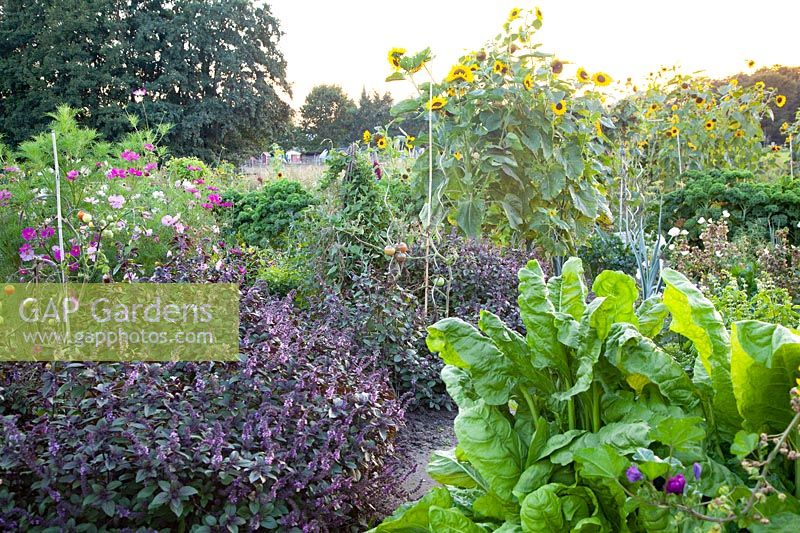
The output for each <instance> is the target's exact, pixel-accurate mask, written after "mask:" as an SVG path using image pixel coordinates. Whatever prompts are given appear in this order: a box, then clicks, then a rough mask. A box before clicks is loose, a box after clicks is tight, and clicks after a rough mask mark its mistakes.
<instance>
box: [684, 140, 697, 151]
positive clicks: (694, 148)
mask: <svg viewBox="0 0 800 533" xmlns="http://www.w3.org/2000/svg"><path fill="white" fill-rule="evenodd" d="M686 146H688V147H689V148H691V149H692V150H697V145H696V144H694V143H693V142H692V141H689V142H688V143H686Z"/></svg>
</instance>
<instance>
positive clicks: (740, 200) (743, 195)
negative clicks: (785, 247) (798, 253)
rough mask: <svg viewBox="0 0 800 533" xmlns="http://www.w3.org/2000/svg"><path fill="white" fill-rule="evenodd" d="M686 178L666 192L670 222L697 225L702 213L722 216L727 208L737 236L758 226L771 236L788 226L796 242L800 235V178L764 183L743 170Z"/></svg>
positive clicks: (764, 235)
mask: <svg viewBox="0 0 800 533" xmlns="http://www.w3.org/2000/svg"><path fill="white" fill-rule="evenodd" d="M682 180H683V183H684V185H683V186H682V187H680V188H678V189H676V190H675V191H672V192H670V193H667V194H666V195H664V213H666V214H668V215H669V219H668V222H669V223H672V224H674V223H676V222H679V221H688V222H687V224H686V227H687V228H688V229H693V228H696V220H697V219H698V218H699V217H701V216H702V217H704V218H706V219H708V218H713V219H717V220H720V219H722V217H723V212H724V211H727V212H728V213H729V214H730V218H728V220H727V222H728V224H729V226H730V228H731V233H732V236H733V237H736V236H738V235H741V234H743V233H745V232H746V231H749V232H750V233H751V234H752V232H753V231H754V230H755V229H757V230H758V231H760V232H761V237H762V238H769V237H770V232H774V231H775V230H777V229H779V228H784V227H786V228H789V231H790V236H791V241H792V242H797V239H798V238H799V237H800V233H798V231H797V227H796V226H797V222H798V221H800V182H797V181H794V182H792V181H789V180H786V181H783V182H781V183H763V182H760V181H757V180H756V179H754V177H753V174H752V173H750V172H747V171H741V170H727V171H725V170H710V171H690V172H687V173H686V174H685V175H684V176H683V178H682Z"/></svg>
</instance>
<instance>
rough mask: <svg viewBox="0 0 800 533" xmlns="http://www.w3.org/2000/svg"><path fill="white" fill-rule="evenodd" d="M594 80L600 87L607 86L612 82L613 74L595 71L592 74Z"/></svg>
mask: <svg viewBox="0 0 800 533" xmlns="http://www.w3.org/2000/svg"><path fill="white" fill-rule="evenodd" d="M592 81H593V82H594V84H595V85H597V86H598V87H605V86H606V85H608V84H609V83H611V76H609V75H608V74H606V73H605V72H595V73H594V74H592Z"/></svg>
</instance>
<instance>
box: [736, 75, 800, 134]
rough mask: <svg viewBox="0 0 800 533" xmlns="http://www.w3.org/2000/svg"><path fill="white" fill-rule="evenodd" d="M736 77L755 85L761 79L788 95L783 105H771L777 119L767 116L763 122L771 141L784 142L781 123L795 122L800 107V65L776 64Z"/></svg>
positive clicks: (766, 85) (742, 82)
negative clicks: (785, 65)
mask: <svg viewBox="0 0 800 533" xmlns="http://www.w3.org/2000/svg"><path fill="white" fill-rule="evenodd" d="M734 78H736V79H738V80H739V83H741V84H743V85H745V86H749V85H755V84H756V83H757V82H759V81H761V82H763V83H764V85H765V87H767V88H770V87H774V88H775V89H776V92H777V94H782V95H784V96H785V97H786V104H785V105H784V106H783V107H776V106H775V105H772V106H771V107H772V110H773V112H774V113H775V119H774V120H772V119H771V118H769V117H766V118H765V119H764V120H763V121H762V123H761V127H762V128H763V129H764V135H765V137H766V138H767V140H768V141H769V142H773V143H776V144H783V143H784V141H785V135H784V134H783V133H782V132H781V131H780V128H781V124H783V123H784V122H787V123H789V124H791V123H792V122H794V119H795V113H796V112H797V110H798V108H800V67H784V66H780V65H776V66H773V67H764V68H760V69H758V70H757V71H755V72H754V73H752V74H738V75H737V76H734Z"/></svg>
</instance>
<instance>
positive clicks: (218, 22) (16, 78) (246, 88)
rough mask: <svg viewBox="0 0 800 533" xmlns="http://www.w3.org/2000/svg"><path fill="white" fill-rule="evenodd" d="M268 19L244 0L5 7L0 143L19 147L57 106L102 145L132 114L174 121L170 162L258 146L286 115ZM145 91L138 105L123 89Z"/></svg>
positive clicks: (105, 0) (77, 1)
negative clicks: (69, 109)
mask: <svg viewBox="0 0 800 533" xmlns="http://www.w3.org/2000/svg"><path fill="white" fill-rule="evenodd" d="M280 35H281V33H280V30H279V28H278V21H277V20H276V19H275V18H274V17H273V15H272V14H271V12H270V10H269V6H266V5H257V3H256V2H254V1H253V0H225V1H222V0H211V1H200V0H175V1H173V2H161V1H160V0H158V1H157V0H128V1H125V0H60V1H58V2H54V1H45V0H24V1H23V0H8V1H6V2H4V3H3V5H2V11H1V12H0V134H3V135H4V136H5V137H6V138H7V139H8V140H9V141H10V142H11V143H12V144H17V143H19V142H21V141H22V140H23V139H25V138H28V137H30V136H31V135H32V134H34V133H37V132H39V131H42V130H43V128H44V127H46V119H43V118H42V117H45V114H46V113H48V112H51V111H53V110H54V109H55V108H56V106H57V105H58V104H62V103H66V104H69V105H71V106H73V107H75V108H78V109H80V110H81V118H83V119H85V121H86V122H87V123H88V125H90V126H91V127H93V128H96V129H98V130H99V131H100V132H102V134H103V135H104V136H105V137H106V138H108V139H110V140H116V139H118V138H119V137H120V136H121V135H122V133H123V132H124V130H125V127H126V124H127V120H126V117H125V114H124V113H123V112H122V111H123V110H124V109H126V108H127V110H128V112H130V113H134V114H138V115H140V116H141V118H142V119H144V120H147V121H148V122H149V123H150V124H151V125H152V124H153V123H155V122H168V123H171V124H174V125H175V126H174V129H173V130H172V132H171V133H170V136H169V138H168V143H169V145H170V147H171V148H172V150H173V151H174V152H175V153H177V154H179V155H189V154H191V155H196V156H199V157H202V158H204V159H207V160H214V159H217V158H220V157H222V158H228V159H234V158H237V157H240V156H244V155H249V154H250V153H252V152H254V151H256V150H259V149H261V148H262V147H263V146H265V145H266V144H267V143H268V142H269V141H270V140H271V139H273V138H274V137H275V136H276V135H277V134H278V133H279V132H280V130H281V129H282V128H283V127H284V126H285V124H286V123H287V122H288V119H289V117H290V108H289V106H288V105H287V104H286V103H285V102H283V101H282V100H281V98H280V96H279V94H278V92H279V91H286V92H287V93H288V91H289V86H288V84H287V82H286V80H285V68H286V62H285V60H284V58H283V55H282V54H281V52H280V51H279V50H278V47H277V44H278V39H279V38H280ZM141 87H144V88H145V89H146V90H147V92H148V94H147V96H146V97H145V99H144V104H145V105H144V106H142V105H138V104H135V103H134V101H133V98H134V97H133V95H132V91H133V90H135V89H138V88H141Z"/></svg>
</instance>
